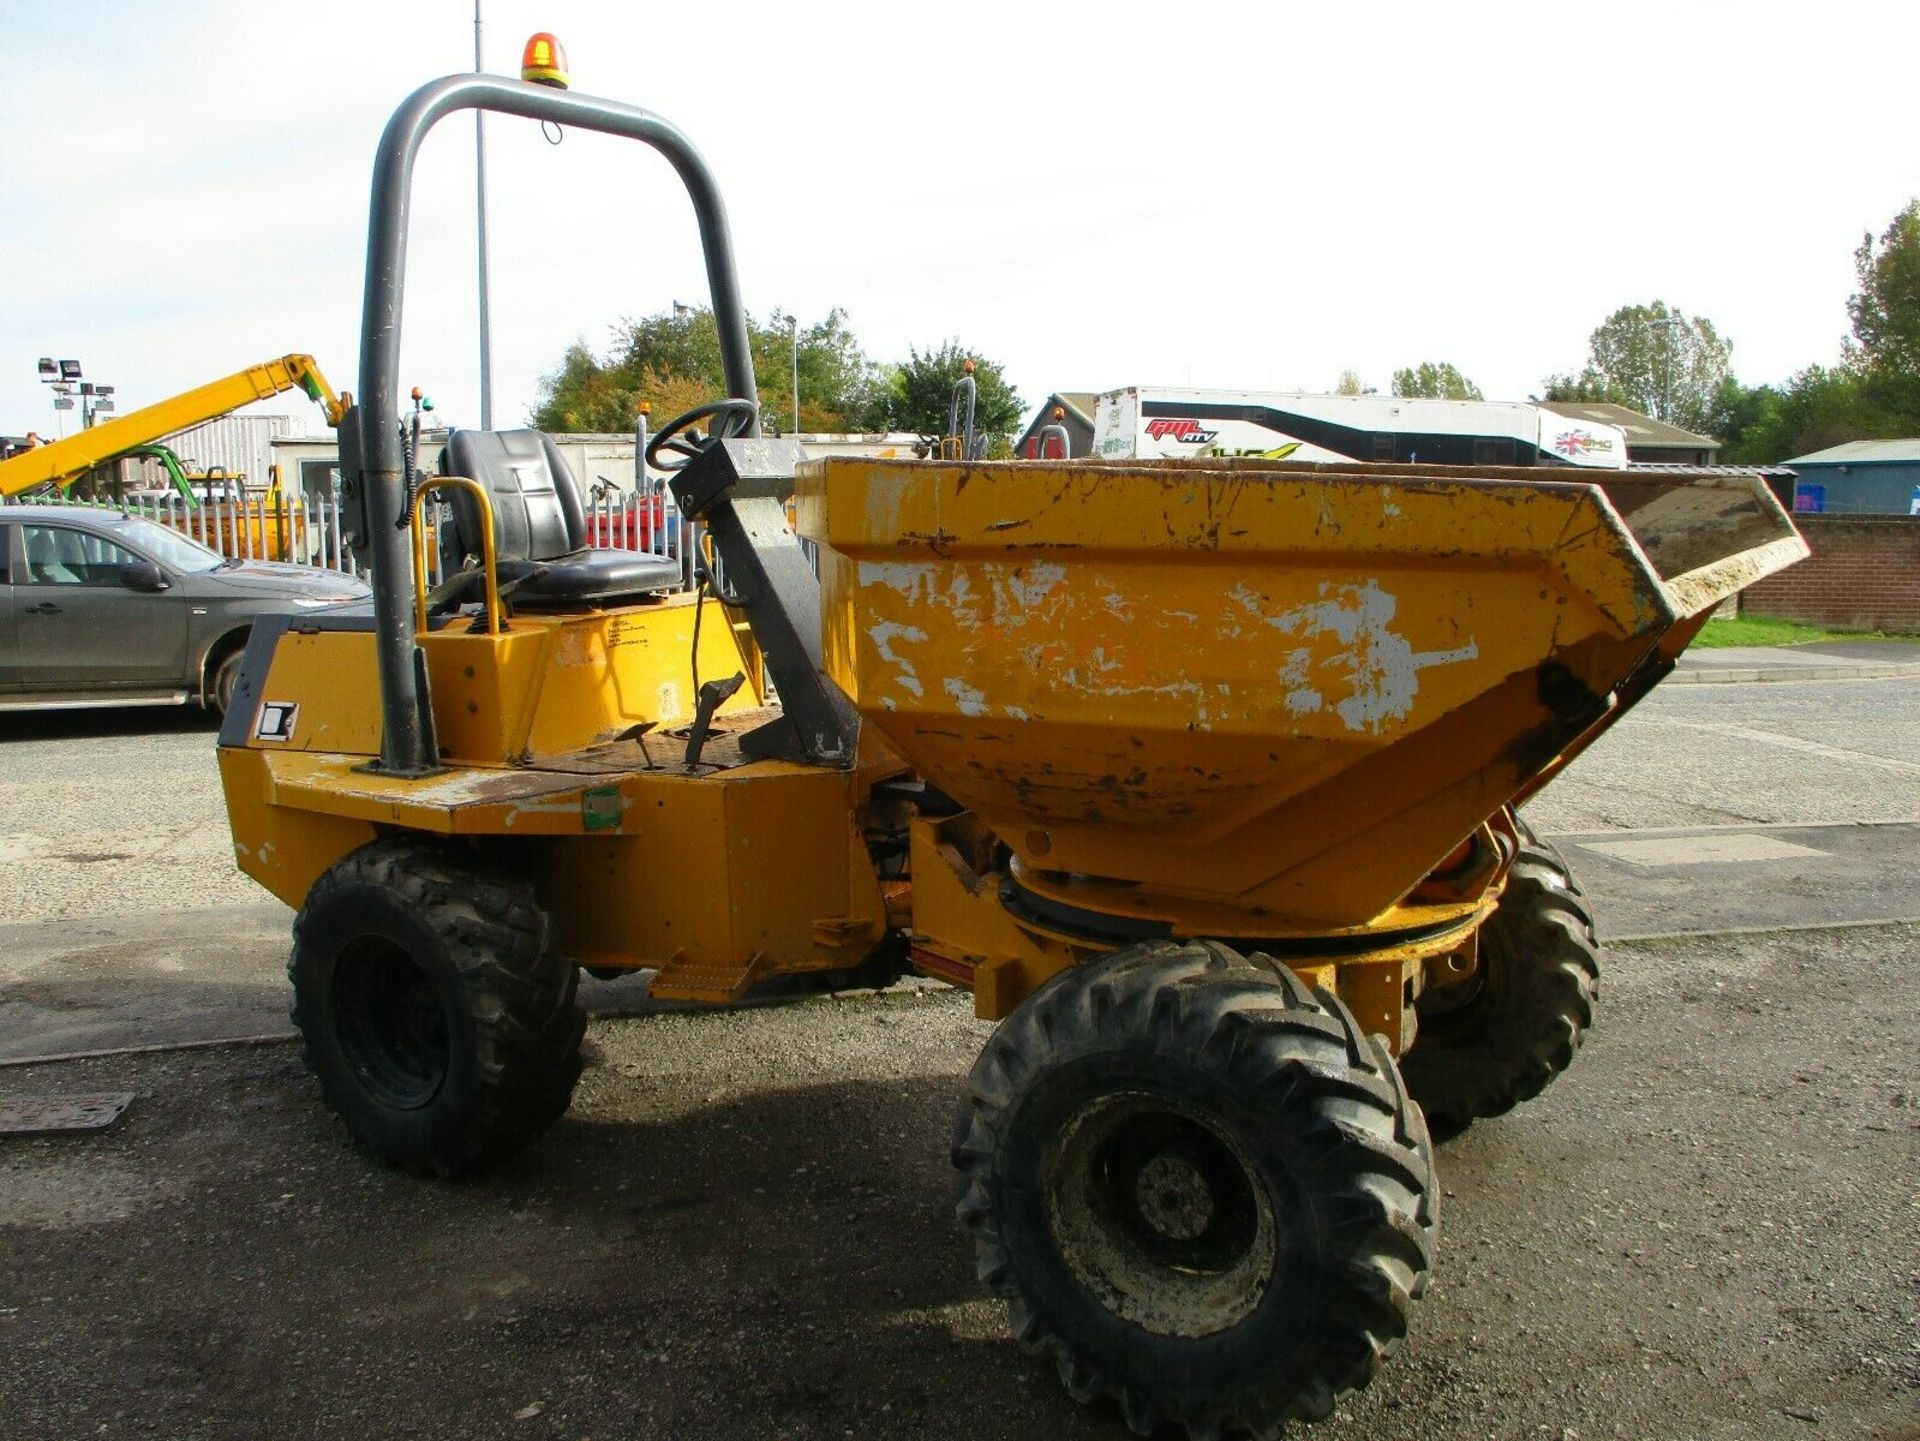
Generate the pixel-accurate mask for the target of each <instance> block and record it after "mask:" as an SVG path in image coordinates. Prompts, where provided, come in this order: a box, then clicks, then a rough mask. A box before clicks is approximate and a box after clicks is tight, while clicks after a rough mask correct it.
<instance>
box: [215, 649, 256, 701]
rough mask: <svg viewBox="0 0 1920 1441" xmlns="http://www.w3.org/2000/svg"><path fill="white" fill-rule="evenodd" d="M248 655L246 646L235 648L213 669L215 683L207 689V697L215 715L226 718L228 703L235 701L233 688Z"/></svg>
mask: <svg viewBox="0 0 1920 1441" xmlns="http://www.w3.org/2000/svg"><path fill="white" fill-rule="evenodd" d="M246 654H247V648H246V646H244V645H238V646H235V647H234V648H233V650H232V651H231V652H230V653H229V654H227V655H225V656H222V657H221V659H220V662H219V664H218V665H216V666H215V667H214V668H213V683H212V684H211V685H209V686H208V687H207V696H208V704H209V705H210V706H211V708H212V710H213V713H214V714H215V715H220V716H224V715H225V714H226V713H227V703H228V702H229V701H231V700H232V699H233V688H234V686H235V684H236V683H238V681H239V679H240V662H241V661H242V660H244V659H245V658H246Z"/></svg>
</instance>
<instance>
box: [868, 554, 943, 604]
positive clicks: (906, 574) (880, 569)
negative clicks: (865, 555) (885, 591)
mask: <svg viewBox="0 0 1920 1441" xmlns="http://www.w3.org/2000/svg"><path fill="white" fill-rule="evenodd" d="M860 584H862V585H884V586H887V587H889V588H890V589H892V590H897V591H899V592H900V594H901V595H903V596H905V597H906V598H907V599H908V600H910V601H918V600H921V599H923V596H922V594H921V592H922V591H923V590H927V591H930V590H931V589H932V588H933V562H932V561H930V560H863V561H861V562H860Z"/></svg>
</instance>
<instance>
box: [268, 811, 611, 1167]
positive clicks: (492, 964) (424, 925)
mask: <svg viewBox="0 0 1920 1441" xmlns="http://www.w3.org/2000/svg"><path fill="white" fill-rule="evenodd" d="M555 940H556V937H555V933H554V927H553V925H552V922H551V921H550V920H549V919H548V917H547V916H546V914H545V913H544V912H543V911H542V910H541V909H540V907H539V905H538V903H537V900H536V898H535V894H534V890H533V887H532V885H531V884H530V883H528V882H526V881H524V880H521V879H519V878H517V877H513V876H509V875H507V874H505V873H503V872H500V871H497V870H494V869H492V868H490V867H487V866H485V865H483V864H482V863H480V862H479V861H478V860H477V859H476V858H473V857H470V856H466V855H462V854H460V853H459V852H455V851H452V850H448V849H445V848H442V847H438V846H432V845H428V844H425V843H422V842H419V841H411V840H382V841H375V842H373V843H372V844H370V845H366V846H363V847H361V848H360V849H359V850H357V851H355V852H353V853H352V854H351V855H349V856H347V857H346V858H345V859H343V860H341V861H339V862H338V863H336V864H335V865H334V866H333V868H332V869H330V870H329V871H327V872H326V874H324V875H323V876H321V877H320V879H319V880H318V881H316V882H315V883H314V886H313V889H312V890H311V891H310V892H309V893H308V895H307V901H306V905H305V906H304V907H303V908H302V909H301V912H300V914H299V916H298V917H297V918H296V919H295V921H294V926H293V955H292V958H291V959H290V960H289V961H288V963H287V972H288V976H289V978H290V979H291V980H292V982H293V998H294V999H293V1023H294V1025H295V1027H297V1028H298V1030H299V1031H300V1034H301V1037H302V1039H303V1041H304V1042H305V1057H306V1063H307V1066H308V1069H310V1070H311V1071H312V1072H313V1073H314V1075H315V1076H316V1077H318V1079H319V1081H320V1091H321V1095H322V1097H323V1098H324V1099H325V1101H326V1104H327V1106H328V1108H329V1109H330V1110H332V1111H333V1112H334V1114H335V1115H337V1116H339V1117H340V1119H341V1120H342V1121H343V1122H345V1124H346V1127H347V1131H348V1133H349V1134H350V1135H351V1136H352V1137H353V1139H354V1141H355V1142H356V1143H357V1144H359V1145H360V1146H362V1147H363V1148H365V1149H366V1150H368V1151H371V1152H372V1153H373V1154H374V1155H376V1156H379V1157H381V1158H382V1159H383V1160H386V1161H389V1162H391V1163H393V1164H394V1165H397V1166H401V1167H404V1168H406V1169H408V1170H412V1171H417V1172H421V1173H424V1174H431V1175H439V1176H457V1175H461V1174H464V1173H466V1172H469V1171H473V1170H477V1169H479V1168H481V1167H484V1166H486V1165H489V1164H491V1163H493V1162H497V1161H500V1160H502V1159H504V1158H505V1157H507V1156H510V1155H512V1154H513V1153H514V1152H516V1151H518V1150H520V1149H521V1148H522V1147H524V1146H525V1145H527V1144H528V1143H529V1142H530V1141H532V1140H534V1139H535V1138H536V1137H537V1136H539V1135H540V1134H541V1133H542V1132H544V1131H545V1130H546V1129H547V1127H548V1126H550V1125H552V1124H553V1122H554V1121H555V1120H557V1119H558V1118H559V1117H560V1116H561V1115H562V1114H563V1113H564V1112H565V1111H566V1109H567V1106H568V1105H569V1103H570V1102H571V1100H572V1096H573V1087H574V1083H575V1082H576V1081H577V1080H578V1079H579V1077H580V1064H581V1063H580V1038H581V1035H582V1034H583V1032H584V1031H585V1028H586V1017H585V1015H584V1013H583V1012H582V1011H581V1010H580V1008H579V1006H578V1005H577V1004H576V1003H575V999H574V992H575V989H576V987H577V985H578V982H579V974H578V972H577V971H576V970H575V968H574V967H573V965H572V964H571V963H570V962H568V961H566V960H565V959H564V958H563V957H561V956H560V954H559V952H558V949H557V946H556V944H555Z"/></svg>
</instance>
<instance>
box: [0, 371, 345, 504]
mask: <svg viewBox="0 0 1920 1441" xmlns="http://www.w3.org/2000/svg"><path fill="white" fill-rule="evenodd" d="M295 389H298V390H303V391H305V392H306V393H307V395H308V396H309V397H310V398H311V399H313V400H314V401H316V402H317V403H318V404H319V405H320V407H321V408H322V409H323V410H324V411H325V412H326V415H327V424H328V425H334V426H337V425H338V424H339V423H340V417H341V416H342V415H344V414H345V413H346V409H347V407H348V406H349V405H351V404H352V403H353V397H352V396H351V395H349V396H345V397H342V396H339V395H336V394H335V393H334V390H333V387H332V386H331V385H329V384H327V378H326V376H324V375H322V374H321V373H320V367H319V366H318V365H316V364H315V363H314V359H313V357H312V356H311V355H283V356H280V357H279V358H278V359H277V360H269V361H265V362H263V363H261V364H259V365H250V366H248V367H247V368H246V369H245V370H237V371H235V372H234V373H233V374H232V375H226V376H222V377H221V378H220V379H218V380H211V381H208V382H207V383H206V384H205V385H197V386H195V387H194V388H193V389H192V390H187V391H182V392H181V393H180V394H179V395H173V396H169V397H167V399H165V400H161V401H156V402H155V403H154V404H152V405H148V406H143V407H141V408H140V409H139V410H135V411H129V412H128V413H127V414H125V415H122V416H117V417H115V418H114V419H112V420H105V421H102V422H101V423H100V424H98V425H95V426H91V427H89V428H88V429H86V430H82V431H80V432H78V433H77V434H75V435H69V436H67V437H66V438H65V439H64V440H50V441H48V442H47V443H46V444H44V445H37V446H35V447H34V448H33V449H31V450H25V451H22V452H21V453H20V454H18V455H16V456H13V457H11V458H9V459H7V460H0V496H13V495H23V494H25V493H26V492H27V491H30V490H33V489H35V488H36V487H38V486H43V485H46V486H53V487H55V488H58V489H65V488H66V487H67V486H70V485H72V484H73V483H74V482H75V481H77V480H79V479H80V478H81V477H83V476H85V475H87V474H88V473H89V472H91V471H94V470H97V469H98V468H99V467H101V466H103V465H108V464H111V463H112V462H113V461H115V460H118V459H119V458H120V457H121V456H123V455H128V454H131V453H133V452H134V451H137V450H140V449H141V448H142V447H145V446H149V445H152V444H153V443H154V442H156V441H159V440H161V439H163V438H164V437H166V436H169V435H172V434H173V433H174V432H176V431H181V430H185V429H187V428H188V427H189V426H194V425H201V424H204V423H205V422H207V421H209V420H217V419H219V418H220V417H221V416H223V415H225V414H227V413H228V412H229V411H234V410H238V409H240V407H241V406H243V405H251V404H253V402H254V401H256V400H269V399H271V398H272V397H274V396H276V395H281V394H284V393H285V392H286V391H289V390H295Z"/></svg>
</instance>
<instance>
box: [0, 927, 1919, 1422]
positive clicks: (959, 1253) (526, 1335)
mask: <svg viewBox="0 0 1920 1441" xmlns="http://www.w3.org/2000/svg"><path fill="white" fill-rule="evenodd" d="M1916 941H1920V930H1916V929H1915V928H1913V927H1888V928H1883V929H1876V930H1859V931H1847V932H1827V933H1804V934H1795V935H1787V936H1778V937H1762V938H1756V937H1744V938H1740V939H1739V940H1737V941H1732V940H1719V941H1698V942H1687V943H1680V944H1669V945H1664V946H1654V945H1643V946H1631V947H1615V948H1613V950H1611V951H1610V952H1609V955H1608V960H1609V966H1608V972H1607V977H1606V981H1605V983H1604V984H1605V989H1604V992H1603V1007H1604V1010H1603V1019H1602V1022H1601V1027H1600V1029H1599V1030H1598V1031H1597V1032H1596V1034H1595V1037H1594V1039H1593V1041H1592V1042H1591V1043H1590V1045H1589V1046H1588V1048H1587V1050H1586V1052H1585V1053H1584V1054H1583V1055H1582V1057H1581V1058H1580V1060H1579V1061H1578V1062H1577V1063H1576V1065H1575V1067H1574V1069H1573V1071H1572V1072H1571V1073H1570V1074H1569V1075H1568V1076H1567V1077H1566V1078H1565V1079H1564V1080H1563V1081H1561V1082H1560V1083H1559V1084H1558V1085H1556V1086H1555V1087H1554V1088H1553V1089H1552V1090H1551V1091H1549V1092H1548V1094H1547V1095H1546V1096H1545V1097H1543V1098H1542V1099H1541V1100H1539V1101H1537V1102H1534V1103H1532V1104H1531V1105H1529V1106H1526V1107H1524V1108H1522V1109H1521V1110H1520V1111H1518V1112H1516V1113H1515V1114H1514V1115H1513V1116H1511V1117H1508V1118H1505V1119H1503V1120H1500V1121H1495V1122H1483V1123H1481V1124H1479V1125H1476V1126H1475V1127H1474V1128H1473V1129H1472V1130H1470V1131H1469V1132H1467V1133H1466V1135H1465V1136H1463V1137H1461V1138H1460V1139H1459V1140H1457V1141H1455V1142H1454V1143H1452V1144H1451V1145H1449V1146H1447V1147H1445V1148H1444V1149H1443V1150H1442V1153H1441V1156H1440V1166H1441V1175H1442V1184H1443V1186H1444V1188H1445V1194H1444V1196H1443V1200H1442V1215H1441V1225H1442V1232H1441V1244H1440V1249H1439V1256H1438V1265H1437V1269H1436V1273H1435V1280H1434V1284H1433V1286H1432V1289H1431V1290H1430V1292H1429V1295H1428V1298H1427V1299H1426V1300H1425V1301H1423V1302H1422V1303H1421V1304H1420V1305H1419V1306H1418V1307H1417V1308H1416V1310H1415V1318H1414V1334H1413V1336H1412V1337H1411V1338H1410V1340H1409V1342H1408V1343H1407V1344H1406V1345H1405V1346H1404V1347H1403V1348H1402V1349H1401V1351H1400V1352H1399V1354H1398V1355H1396V1356H1395V1357H1393V1358H1392V1359H1391V1360H1390V1361H1389V1362H1388V1363H1387V1364H1386V1366H1385V1367H1384V1368H1383V1369H1382V1371H1381V1374H1380V1377H1379V1379H1378V1380H1377V1381H1376V1382H1375V1383H1374V1385H1373V1387H1372V1388H1371V1389H1370V1390H1369V1391H1368V1392H1366V1393H1365V1394H1363V1395H1361V1396H1358V1397H1354V1398H1350V1399H1349V1400H1348V1401H1346V1402H1345V1403H1343V1404H1342V1406H1341V1408H1340V1410H1339V1411H1338V1412H1337V1413H1336V1415H1335V1417H1334V1418H1333V1419H1332V1420H1331V1421H1329V1422H1328V1423H1326V1424H1324V1425H1322V1426H1319V1427H1315V1428H1302V1429H1301V1430H1300V1431H1299V1432H1298V1433H1297V1434H1299V1435H1301V1436H1303V1437H1316V1438H1318V1437H1324V1438H1328V1441H1357V1438H1361V1437H1366V1438H1372V1441H1397V1438H1406V1441H1412V1438H1454V1437H1459V1438H1466V1437H1473V1438H1482V1437H1486V1436H1499V1437H1535V1436H1547V1437H1552V1438H1558V1441H1564V1438H1566V1437H1569V1436H1571V1437H1574V1438H1578V1441H1588V1438H1593V1437H1603V1436H1606V1437H1611V1436H1627V1437H1636V1438H1643V1437H1649V1436H1660V1437H1663V1438H1682V1437H1687V1438H1711V1441H1720V1438H1734V1437H1741V1438H1748V1437H1758V1438H1776V1437H1778V1438H1786V1437H1813V1436H1846V1437H1881V1438H1889V1441H1890V1438H1894V1437H1901V1438H1910V1437H1912V1436H1913V1435H1915V1433H1916V1429H1917V1425H1916V1423H1920V1409H1917V1406H1916V1402H1917V1399H1920V1365H1917V1364H1916V1355H1917V1353H1916V1349H1915V1348H1916V1340H1920V1337H1917V1336H1916V1331H1915V1324H1914V1317H1915V1314H1916V1309H1917V1307H1920V1294H1917V1289H1920V1272H1916V1269H1915V1261H1914V1251H1913V1247H1912V1244H1911V1236H1912V1234H1913V1230H1914V1227H1915V1223H1916V1221H1917V1220H1920V1213H1916V1209H1915V1199H1914V1194H1913V1187H1912V1181H1913V1178H1914V1176H1915V1175H1916V1174H1920V1129H1916V1126H1920V1082H1917V1081H1916V1077H1915V1071H1914V1067H1913V1064H1912V1060H1911V1057H1912V1056H1913V1054H1914V1052H1915V1042H1916V1039H1920V1037H1917V1036H1916V1032H1917V1031H1920V1019H1916V1017H1915V1015H1914V1011H1913V1007H1912V1006H1911V1004H1910V1003H1909V1002H1908V999H1907V997H1906V995H1905V992H1904V990H1903V986H1904V984H1905V983H1904V972H1903V966H1902V963H1903V961H1904V960H1906V959H1907V958H1910V956H1911V953H1912V950H1913V947H1914V945H1915V943H1916ZM985 1030H986V1028H985V1027H984V1026H982V1025H981V1024H980V1023H979V1022H976V1021H975V1020H974V1019H973V1018H972V1016H971V1013H970V1010H969V1008H968V1005H967V1002H966V999H965V998H964V997H962V996H959V995H957V994H951V993H945V992H931V993H927V994H924V995H914V994H911V993H903V992H892V993H889V994H887V995H885V996H882V997H877V998H875V997H863V998H847V999H839V1000H829V1001H820V1002H811V1003H806V1004H799V1005H794V1006H790V1007H785V1008H779V1009H762V1010H751V1011H740V1012H732V1013H727V1014H670V1015H656V1016H650V1017H645V1018H634V1019H623V1020H617V1021H604V1022H598V1023H596V1024H595V1026H594V1028H593V1033H592V1049H593V1053H594V1054H593V1062H592V1064H591V1065H590V1066H589V1068H588V1070H587V1073H586V1076H585V1078H584V1079H583V1081H582V1084H581V1088H580V1092H579V1095H578V1098H577V1101H576V1104H575V1106H574V1108H573V1111H572V1112H571V1114H570V1115H569V1116H568V1117H567V1119H566V1120H565V1121H564V1122H563V1123H562V1124H561V1125H560V1126H558V1127H557V1128H556V1129H555V1130H554V1131H553V1132H552V1133H551V1134H550V1135H549V1136H548V1137H547V1138H546V1139H545V1140H543V1141H542V1142H541V1143H540V1144H539V1145H537V1146H536V1147H534V1148H533V1149H532V1150H530V1151H529V1152H528V1153H526V1154H525V1155H524V1156H523V1157H522V1158H521V1159H520V1160H519V1161H517V1162H516V1163H515V1164H513V1165H512V1166H510V1167H509V1168H507V1169H506V1170H504V1171H502V1172H500V1173H498V1174H495V1175H493V1176H490V1177H488V1178H486V1179H483V1180H479V1181H474V1182H468V1183H464V1184H458V1185H444V1184H438V1183H429V1182H425V1181H419V1180H415V1179H412V1178H409V1177H407V1176H404V1175H400V1174H398V1173H395V1172H393V1171H389V1170H385V1169H383V1168H381V1167H379V1166H377V1165H374V1164H371V1163H369V1162H367V1161H366V1160H364V1159H363V1158H362V1157H360V1156H359V1155H358V1154H356V1153H354V1152H353V1151H351V1150H350V1149H349V1148H348V1147H347V1146H346V1144H345V1142H344V1141H343V1140H342V1138H341V1135H340V1133H339V1132H338V1130H337V1128H336V1127H335V1125H334V1123H333V1122H332V1120H331V1118H329V1117H328V1116H327V1115H326V1114H325V1113H324V1112H323V1111H322V1109H321V1108H320V1105H319V1102H318V1099H317V1096H316V1094H315V1091H314V1088H313V1086H312V1085H311V1083H310V1082H309V1081H308V1080H307V1078H306V1076H305V1074H304V1072H303V1071H302V1068H301V1066H300V1063H299V1060H298V1057H297V1054H296V1053H295V1050H294V1048H293V1047H291V1046H282V1047H263V1048H254V1049H243V1050H228V1051H212V1052H196V1053H181V1054H174V1055H167V1056H147V1057H127V1058H121V1059H109V1060H100V1061H89V1062H83V1063H73V1064H65V1065H59V1066H50V1067H32V1068H23V1069H16V1070H11V1071H6V1072H0V1088H3V1090H0V1093H4V1094H24V1093H28V1092H43V1093H44V1092H59V1091H67V1092H79V1091H97V1090H106V1089H117V1088H127V1089H133V1090H136V1091H138V1092H139V1099H138V1100H137V1101H136V1103H135V1106H134V1109H133V1110H132V1111H131V1112H130V1113H129V1115H128V1116H127V1117H126V1119H125V1120H124V1121H123V1122H122V1123H121V1124H120V1126H119V1127H118V1128H117V1129H115V1130H114V1131H112V1132H108V1133H105V1134H102V1135H96V1136H90V1137H82V1136H74V1137H60V1138H43V1139H37V1140H32V1141H15V1142H7V1143H4V1144H0V1362H3V1363H4V1364H0V1436H6V1437H13V1436H20V1437H27V1436H34V1437H46V1436H52V1437H65V1436H82V1435H85V1436H94V1435H105V1436H165V1437H194V1438H242V1437H244V1438H248V1441H252V1438H257V1437H259V1436H262V1435H274V1436H285V1437H332V1436H354V1437H386V1436H395V1437H398V1436H406V1437H423V1438H439V1437H446V1438H453V1437H461V1438H469V1437H494V1436H502V1437H529V1438H532V1437H568V1438H576V1441H577V1438H582V1437H602V1438H611V1437H627V1438H632V1437H653V1436H661V1437H665V1436H674V1437H682V1436H726V1437H732V1436H791V1437H845V1436H847V1435H849V1434H851V1435H854V1436H859V1437H868V1436H873V1437H894V1436H900V1437H940V1438H972V1437H980V1438H987V1437H1004V1436H1013V1435H1048V1436H1057V1437H1062V1438H1077V1437H1104V1438H1114V1441H1118V1438H1119V1437H1121V1436H1123V1435H1125V1434H1127V1433H1126V1432H1125V1431H1124V1428H1123V1427H1122V1426H1121V1424H1120V1422H1119V1420H1118V1418H1117V1416H1115V1415H1114V1414H1113V1413H1112V1412H1111V1411H1108V1410H1099V1409H1095V1410H1084V1409H1082V1408H1080V1407H1078V1406H1076V1405H1074V1404H1073V1403H1072V1402H1071V1401H1069V1400H1068V1399H1067V1398H1066V1397H1065V1395H1064V1393H1063V1392H1062V1391H1061V1390H1060V1388H1059V1387H1058V1385H1057V1383H1056V1382H1055V1381H1054V1379H1053V1377H1052V1375H1051V1372H1050V1369H1049V1368H1048V1367H1047V1366H1046V1365H1045V1364H1044V1363H1042V1362H1039V1361H1036V1360H1035V1359H1033V1358H1030V1357H1028V1356H1026V1355H1024V1354H1023V1353H1022V1352H1021V1351H1020V1350H1019V1348H1018V1347H1017V1346H1016V1345H1015V1344H1014V1343H1013V1342H1012V1341H1011V1340H1010V1339H1009V1337H1008V1335H1007V1330H1006V1324H1005V1320H1004V1317H1003V1315H1002V1313H1001V1312H1000V1310H999V1309H998V1308H997V1307H996V1306H995V1305H993V1304H991V1303H989V1302H988V1301H987V1300H986V1299H985V1298H984V1295H983V1293H982V1291H981V1289H980V1288H979V1286H978V1285H977V1283H976V1282H975V1280H974V1278H973V1270H972V1260H971V1257H970V1255H969V1253H968V1249H967V1246H966V1243H965V1242H964V1240H963V1238H962V1237H961V1236H960V1234H959V1232H958V1230H957V1228H956V1227H955V1225H954V1222H953V1217H952V1195H951V1179H950V1170H949V1167H948V1164H947V1160H946V1156H945V1150H946V1146H947V1144H948V1137H949V1134H950V1125H951V1119H952V1115H953V1108H954V1105H955V1103H956V1100H957V1098H958V1095H959V1093H960V1090H961V1086H962V1083H963V1080H964V1076H965V1072H966V1068H967V1066H968V1065H969V1064H970V1063H971V1061H972V1058H973V1055H974V1053H975V1052H976V1050H977V1049H978V1047H979V1044H980V1042H981V1039H982V1038H983V1036H984V1035H985Z"/></svg>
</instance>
